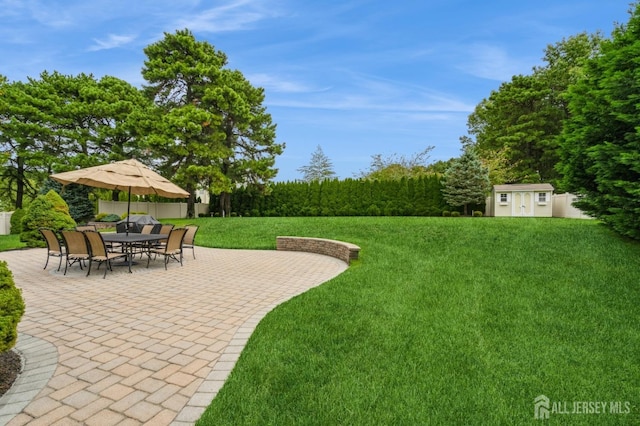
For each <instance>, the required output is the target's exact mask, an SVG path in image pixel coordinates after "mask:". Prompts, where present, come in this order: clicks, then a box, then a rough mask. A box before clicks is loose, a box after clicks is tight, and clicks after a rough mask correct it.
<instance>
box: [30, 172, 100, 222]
mask: <svg viewBox="0 0 640 426" xmlns="http://www.w3.org/2000/svg"><path fill="white" fill-rule="evenodd" d="M50 190H54V191H55V192H57V193H58V194H60V196H61V197H62V199H63V200H64V201H65V202H66V203H67V205H68V206H69V214H70V215H71V217H72V218H73V220H75V221H76V222H86V221H88V220H90V219H91V218H93V216H94V215H95V206H94V203H93V201H91V200H90V199H89V194H90V193H91V191H92V188H91V187H89V186H86V185H78V184H75V183H72V184H69V185H66V186H64V187H63V186H62V185H61V184H60V183H59V182H56V181H54V180H53V179H47V180H46V181H45V183H44V185H42V189H41V190H40V194H43V195H44V194H46V193H48V192H49V191H50Z"/></svg>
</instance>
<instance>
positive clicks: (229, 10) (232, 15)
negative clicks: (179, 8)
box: [176, 0, 277, 33]
mask: <svg viewBox="0 0 640 426" xmlns="http://www.w3.org/2000/svg"><path fill="white" fill-rule="evenodd" d="M274 16H277V12H276V9H270V8H269V7H268V5H266V4H264V2H255V1H251V0H235V1H230V2H228V3H226V4H223V5H221V6H216V7H212V8H209V9H206V10H202V11H199V12H198V13H197V14H193V15H192V16H189V17H186V18H183V19H180V20H178V21H177V22H176V28H189V29H190V30H192V31H194V32H203V33H207V32H209V33H218V32H227V31H239V30H247V29H249V28H250V27H251V25H252V24H254V23H256V22H259V21H262V20H263V19H267V18H271V17H274Z"/></svg>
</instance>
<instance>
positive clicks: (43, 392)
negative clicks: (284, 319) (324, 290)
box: [0, 247, 347, 426]
mask: <svg viewBox="0 0 640 426" xmlns="http://www.w3.org/2000/svg"><path fill="white" fill-rule="evenodd" d="M45 256H46V251H45V250H44V249H30V250H19V251H10V252H2V253H0V260H6V261H7V262H8V264H9V268H10V269H11V271H12V272H13V275H14V279H15V282H16V285H17V286H18V287H19V288H21V289H22V294H23V297H24V300H25V304H26V307H27V308H26V313H25V315H24V317H23V319H22V321H21V322H20V325H19V340H18V344H17V345H16V348H17V349H18V351H19V352H20V353H21V354H22V355H23V357H24V360H25V362H26V367H25V369H24V371H23V373H22V374H21V375H20V377H19V378H18V380H17V381H16V384H15V385H14V386H13V387H12V389H11V390H10V391H9V392H8V393H7V394H5V395H4V396H3V397H2V398H0V424H5V423H7V424H8V425H10V426H17V425H25V424H29V425H74V424H78V425H116V424H117V425H139V424H149V425H169V424H172V425H183V424H184V425H187V424H189V425H190V424H193V423H194V422H195V421H196V420H197V419H198V418H199V417H200V415H201V414H202V412H203V411H204V409H205V408H206V406H207V405H208V404H209V403H210V402H211V400H212V399H213V397H215V395H216V394H217V392H218V390H219V389H220V387H221V386H222V384H223V383H224V380H225V379H226V377H227V375H228V374H229V372H230V371H231V369H232V368H233V366H234V365H235V362H236V360H237V359H238V356H239V354H240V352H241V351H242V349H243V348H244V345H245V343H246V341H247V339H248V338H249V336H250V335H251V333H252V332H253V330H254V328H255V327H256V325H257V324H258V322H259V321H260V319H261V318H263V317H264V315H266V314H267V313H268V312H269V311H270V310H271V309H272V308H273V307H275V306H276V305H278V304H280V303H282V302H283V301H286V300H288V299H290V298H292V297H293V296H295V295H297V294H300V293H302V292H304V291H306V290H308V289H309V288H312V287H314V286H317V285H319V284H321V283H322V282H325V281H327V280H329V279H331V278H333V277H335V276H336V275H338V274H340V273H341V272H343V271H344V270H345V269H346V268H347V265H346V264H345V263H344V262H342V261H340V260H338V259H335V258H332V257H327V256H322V255H318V254H312V253H298V252H282V251H270V250H222V249H207V248H202V247H197V248H196V256H197V259H195V260H194V259H193V257H192V256H191V252H190V251H188V252H187V253H186V256H185V261H184V266H183V267H180V265H179V264H178V263H175V262H172V263H170V264H169V267H168V270H167V271H165V269H164V265H163V263H162V259H158V260H156V261H155V262H153V261H152V263H151V266H150V267H149V269H147V268H146V267H145V266H146V261H144V262H143V263H142V264H140V265H137V266H135V267H134V270H133V273H132V274H129V273H128V270H127V268H126V267H114V271H113V272H108V273H107V277H106V279H103V278H102V276H103V275H102V268H103V267H104V266H102V267H101V270H100V271H96V272H95V273H94V272H92V274H91V275H90V276H89V277H86V276H85V272H84V271H80V269H79V268H78V266H77V265H74V266H73V267H72V268H71V270H70V271H69V272H68V273H67V276H64V275H63V273H62V270H61V271H60V272H58V271H56V269H57V259H55V258H52V259H51V260H50V262H49V266H48V267H47V270H46V271H45V270H43V269H42V268H43V266H44V262H45ZM94 267H95V266H94ZM62 269H64V265H63V268H62Z"/></svg>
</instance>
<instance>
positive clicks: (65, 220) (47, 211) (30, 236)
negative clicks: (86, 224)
mask: <svg viewBox="0 0 640 426" xmlns="http://www.w3.org/2000/svg"><path fill="white" fill-rule="evenodd" d="M75 226H76V221H75V220H73V219H72V218H71V215H70V214H69V206H67V203H66V202H65V201H64V200H63V199H62V197H60V195H58V193H57V192H55V191H53V190H51V191H49V192H47V194H46V195H38V196H37V197H36V199H35V200H33V201H32V202H31V204H30V205H29V208H28V209H27V211H26V213H25V215H24V218H23V219H22V232H21V233H20V241H22V242H23V243H26V244H27V247H46V244H45V242H44V239H43V238H42V235H41V234H40V231H38V229H40V228H42V227H44V228H51V229H56V230H60V229H65V228H74V227H75Z"/></svg>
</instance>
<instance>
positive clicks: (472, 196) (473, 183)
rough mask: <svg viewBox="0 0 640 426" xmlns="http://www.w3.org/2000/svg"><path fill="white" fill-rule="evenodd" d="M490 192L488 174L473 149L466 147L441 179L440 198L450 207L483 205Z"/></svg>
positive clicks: (465, 208)
mask: <svg viewBox="0 0 640 426" xmlns="http://www.w3.org/2000/svg"><path fill="white" fill-rule="evenodd" d="M489 190H490V182H489V172H488V170H487V169H486V167H484V166H483V165H482V162H481V161H480V158H479V157H478V155H477V153H476V152H475V149H473V148H472V147H467V148H466V149H465V150H464V151H463V153H462V155H461V156H460V157H459V158H457V159H455V160H454V161H453V164H452V165H451V167H449V169H447V171H446V172H445V174H444V176H443V178H442V196H443V197H444V200H445V201H446V202H447V204H448V205H450V206H452V207H457V206H464V214H465V215H467V207H468V205H469V204H483V203H484V202H485V200H486V196H487V194H488V193H489Z"/></svg>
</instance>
